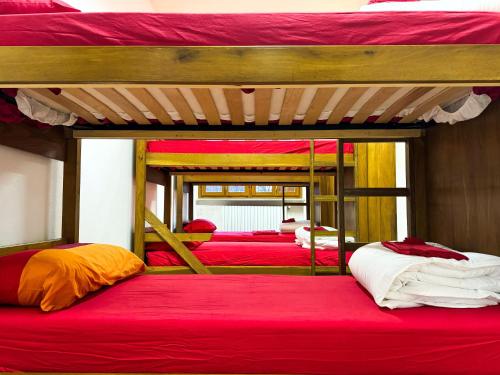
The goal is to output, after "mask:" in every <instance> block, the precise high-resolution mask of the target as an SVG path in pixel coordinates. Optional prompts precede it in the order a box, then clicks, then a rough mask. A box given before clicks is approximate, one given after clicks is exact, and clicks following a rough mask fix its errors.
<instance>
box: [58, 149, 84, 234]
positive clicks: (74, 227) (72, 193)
mask: <svg viewBox="0 0 500 375" xmlns="http://www.w3.org/2000/svg"><path fill="white" fill-rule="evenodd" d="M80 147H81V141H80V140H79V139H68V140H67V142H66V160H65V161H64V180H63V202H62V204H63V207H62V229H61V235H62V238H63V239H64V240H65V241H66V242H67V243H77V242H78V241H79V234H80V164H81V162H80V156H81V148H80Z"/></svg>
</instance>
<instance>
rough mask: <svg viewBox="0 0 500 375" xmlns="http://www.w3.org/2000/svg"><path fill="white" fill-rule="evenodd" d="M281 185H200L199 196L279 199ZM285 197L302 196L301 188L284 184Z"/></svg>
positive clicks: (294, 197)
mask: <svg viewBox="0 0 500 375" xmlns="http://www.w3.org/2000/svg"><path fill="white" fill-rule="evenodd" d="M282 189H283V186H275V185H200V188H199V190H198V191H199V197H200V198H257V199H258V198H275V199H281V195H282ZM285 197H286V198H292V199H301V198H302V188H301V187H299V186H285Z"/></svg>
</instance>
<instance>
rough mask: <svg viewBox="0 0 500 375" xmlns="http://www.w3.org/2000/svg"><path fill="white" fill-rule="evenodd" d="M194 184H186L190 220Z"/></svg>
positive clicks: (192, 215) (192, 209) (192, 207)
mask: <svg viewBox="0 0 500 375" xmlns="http://www.w3.org/2000/svg"><path fill="white" fill-rule="evenodd" d="M193 195H194V186H193V184H188V220H189V221H192V220H193V218H194V196H193Z"/></svg>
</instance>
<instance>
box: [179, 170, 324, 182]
mask: <svg viewBox="0 0 500 375" xmlns="http://www.w3.org/2000/svg"><path fill="white" fill-rule="evenodd" d="M209 173H210V174H191V173H190V174H187V175H184V181H185V182H189V183H198V184H207V183H212V184H213V183H215V184H221V183H238V184H250V185H253V184H256V183H271V184H275V185H280V184H290V183H298V184H304V185H305V184H309V175H305V174H304V175H295V174H292V175H290V174H283V173H279V172H278V174H263V173H259V172H255V173H248V172H242V173H240V174H237V173H235V172H231V173H230V174H228V173H223V172H217V173H215V174H214V172H209ZM243 173H244V174H243ZM315 181H319V177H316V178H315Z"/></svg>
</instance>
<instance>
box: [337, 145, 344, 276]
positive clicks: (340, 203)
mask: <svg viewBox="0 0 500 375" xmlns="http://www.w3.org/2000/svg"><path fill="white" fill-rule="evenodd" d="M337 142H338V143H337V145H338V147H337V215H338V217H337V225H338V229H339V232H338V233H339V235H338V244H339V271H340V272H339V273H340V274H341V275H345V274H346V259H345V212H344V203H345V201H344V187H345V182H344V141H343V140H342V139H339V140H338V141H337Z"/></svg>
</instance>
